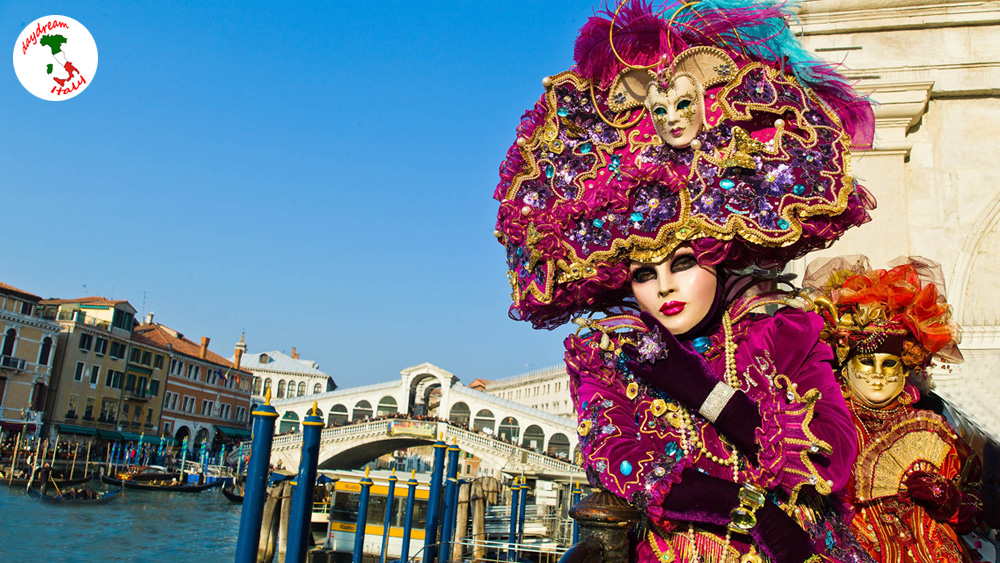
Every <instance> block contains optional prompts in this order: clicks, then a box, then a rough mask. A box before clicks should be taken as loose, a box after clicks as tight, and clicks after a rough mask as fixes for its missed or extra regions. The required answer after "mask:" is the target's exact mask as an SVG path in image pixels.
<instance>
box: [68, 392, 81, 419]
mask: <svg viewBox="0 0 1000 563" xmlns="http://www.w3.org/2000/svg"><path fill="white" fill-rule="evenodd" d="M79 400H80V396H79V395H70V396H69V404H68V405H66V418H70V417H73V418H76V403H77V401H79Z"/></svg>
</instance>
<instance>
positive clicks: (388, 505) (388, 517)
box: [378, 468, 405, 563]
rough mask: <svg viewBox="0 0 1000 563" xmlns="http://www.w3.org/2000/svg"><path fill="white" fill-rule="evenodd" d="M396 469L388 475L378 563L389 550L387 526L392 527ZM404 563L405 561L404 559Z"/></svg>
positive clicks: (383, 560)
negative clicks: (380, 553) (387, 492)
mask: <svg viewBox="0 0 1000 563" xmlns="http://www.w3.org/2000/svg"><path fill="white" fill-rule="evenodd" d="M396 481H399V479H398V478H397V477H396V469H395V468H393V470H392V475H389V494H388V495H386V497H385V520H384V521H383V522H382V555H380V556H379V558H378V561H379V563H385V561H386V558H387V557H388V556H387V555H386V551H388V550H389V526H390V525H392V504H393V503H392V501H394V500H396V497H395V495H396ZM404 561H405V559H404Z"/></svg>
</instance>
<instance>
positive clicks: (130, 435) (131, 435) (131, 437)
mask: <svg viewBox="0 0 1000 563" xmlns="http://www.w3.org/2000/svg"><path fill="white" fill-rule="evenodd" d="M140 439H142V436H141V435H139V434H136V433H135V432H122V440H125V441H126V442H138V441H139V440H140Z"/></svg>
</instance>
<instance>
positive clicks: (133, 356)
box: [128, 348, 142, 364]
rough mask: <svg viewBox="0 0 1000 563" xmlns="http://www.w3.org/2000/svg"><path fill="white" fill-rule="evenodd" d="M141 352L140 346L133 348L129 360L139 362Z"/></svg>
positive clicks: (134, 362)
mask: <svg viewBox="0 0 1000 563" xmlns="http://www.w3.org/2000/svg"><path fill="white" fill-rule="evenodd" d="M140 354H142V350H140V349H138V348H132V353H131V354H130V355H129V357H128V361H130V362H132V363H133V364H137V363H139V355H140Z"/></svg>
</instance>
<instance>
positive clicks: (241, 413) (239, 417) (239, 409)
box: [236, 407, 247, 422]
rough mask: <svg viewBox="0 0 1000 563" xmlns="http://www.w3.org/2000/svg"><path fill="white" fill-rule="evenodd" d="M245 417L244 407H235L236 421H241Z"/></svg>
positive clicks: (245, 410)
mask: <svg viewBox="0 0 1000 563" xmlns="http://www.w3.org/2000/svg"><path fill="white" fill-rule="evenodd" d="M246 416H247V409H246V407H236V420H239V421H241V422H242V421H243V419H244V418H246Z"/></svg>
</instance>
